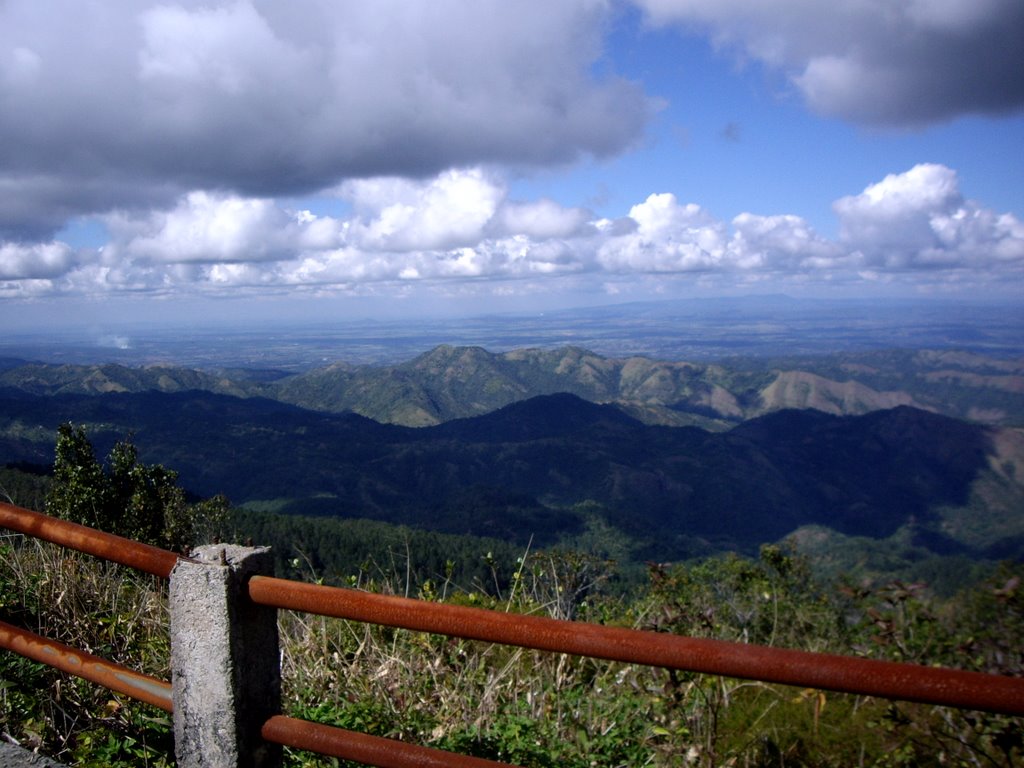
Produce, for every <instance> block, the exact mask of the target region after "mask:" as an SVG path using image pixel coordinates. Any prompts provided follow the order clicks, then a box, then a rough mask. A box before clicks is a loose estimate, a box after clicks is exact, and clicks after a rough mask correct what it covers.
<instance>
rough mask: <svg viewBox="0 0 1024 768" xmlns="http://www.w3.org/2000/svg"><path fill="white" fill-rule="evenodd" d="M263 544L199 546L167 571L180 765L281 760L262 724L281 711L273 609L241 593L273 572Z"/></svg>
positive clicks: (236, 766) (221, 766) (266, 764)
mask: <svg viewBox="0 0 1024 768" xmlns="http://www.w3.org/2000/svg"><path fill="white" fill-rule="evenodd" d="M273 568H274V562H273V557H272V555H271V553H270V550H269V549H268V548H265V547H261V548H256V549H253V548H247V547H239V546H233V545H222V544H215V545H210V546H205V547H200V548H198V549H197V550H195V551H194V552H193V553H192V558H191V560H179V561H178V564H177V565H176V566H175V567H174V570H173V571H172V572H171V586H170V613H171V686H172V696H173V700H174V750H175V755H176V757H177V763H178V766H179V767H180V768H241V767H242V766H246V767H248V766H254V767H255V768H278V767H279V766H280V765H281V748H280V747H279V746H277V745H275V744H269V743H266V742H264V741H263V739H262V738H261V736H260V728H261V727H262V725H263V723H264V722H266V720H267V718H268V717H270V716H271V715H276V714H279V713H280V707H281V670H280V658H279V655H278V653H279V652H278V637H277V611H276V610H275V609H273V608H268V607H265V606H259V605H255V604H253V603H252V602H250V601H249V599H248V597H247V596H246V591H245V583H246V580H247V579H248V578H249V577H250V576H252V575H255V574H260V575H273Z"/></svg>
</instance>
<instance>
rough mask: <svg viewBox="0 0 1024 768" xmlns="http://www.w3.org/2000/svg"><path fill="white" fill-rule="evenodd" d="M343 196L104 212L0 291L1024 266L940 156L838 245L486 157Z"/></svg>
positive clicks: (928, 276) (1010, 226) (875, 191)
mask: <svg viewBox="0 0 1024 768" xmlns="http://www.w3.org/2000/svg"><path fill="white" fill-rule="evenodd" d="M337 194H338V195H340V196H341V197H342V198H343V199H344V201H345V202H346V203H348V205H349V206H350V207H351V210H350V212H349V213H347V214H345V215H344V216H338V217H337V218H334V217H330V216H316V215H314V214H312V213H310V212H309V211H305V210H298V211H295V210H289V209H286V208H284V207H282V206H281V205H280V204H279V203H277V202H275V201H273V200H267V199H263V198H246V197H240V196H238V195H231V194H225V193H222V194H212V193H206V192H193V193H190V194H187V195H184V196H183V197H181V198H180V199H179V200H178V201H177V203H176V204H175V205H174V206H172V207H170V208H169V209H167V210H164V211H154V212H150V213H148V214H145V215H143V214H133V213H125V212H119V213H117V214H112V215H110V216H108V217H106V218H105V219H104V222H105V224H106V227H107V230H108V231H109V232H110V235H111V240H110V242H109V243H107V244H106V245H105V246H104V247H102V248H100V249H97V250H96V251H88V250H82V251H79V252H75V251H73V250H72V249H71V248H70V247H69V246H67V245H65V244H63V243H49V244H40V245H23V244H22V245H19V244H14V243H8V244H6V245H3V246H2V247H0V279H2V280H6V281H8V284H6V285H4V286H3V287H2V289H0V295H26V294H28V293H30V292H31V293H35V294H38V293H41V292H42V293H45V292H51V293H52V292H57V293H65V294H73V293H87V294H88V293H91V294H106V293H133V292H142V293H155V294H168V295H175V294H180V293H192V292H207V293H215V294H231V293H232V292H237V291H243V292H244V291H260V292H280V291H287V290H294V289H317V290H345V291H347V290H352V289H355V288H358V287H362V288H367V287H372V286H375V285H376V286H382V290H385V288H383V286H386V287H387V288H386V290H388V291H391V292H395V291H396V290H400V289H399V288H397V286H400V285H405V286H409V285H414V284H424V283H430V284H432V285H437V284H441V283H444V284H447V285H448V286H451V287H452V289H454V286H463V288H462V289H461V290H464V291H473V290H487V289H486V288H484V287H483V286H484V285H485V284H487V283H490V284H491V285H493V284H494V283H495V282H497V281H510V280H517V281H523V283H524V284H526V283H529V284H530V285H536V284H537V283H536V281H540V280H550V279H551V278H553V277H561V278H567V277H572V278H573V279H575V280H583V279H590V280H591V282H592V284H594V285H600V284H606V285H614V286H615V290H617V291H620V292H621V293H622V294H623V295H626V294H627V291H628V285H627V284H628V283H630V282H632V283H634V284H642V285H646V286H647V288H646V289H645V290H654V287H652V286H656V284H657V281H658V280H668V279H678V280H689V281H691V282H692V283H693V284H695V285H696V284H698V283H700V284H704V283H702V282H701V281H704V282H707V281H711V282H712V283H713V284H716V285H720V284H722V283H723V282H724V283H726V284H729V285H732V286H738V285H751V286H754V285H768V284H769V283H772V282H775V283H782V284H810V283H818V284H851V283H857V282H859V283H862V284H863V283H865V282H872V283H876V284H881V283H884V282H886V281H892V280H900V279H906V278H907V276H911V275H913V276H915V277H914V278H913V279H918V280H928V281H932V282H935V281H938V282H944V283H947V284H949V285H955V284H956V283H957V282H958V281H963V280H966V279H968V277H969V276H971V275H973V278H971V279H977V280H981V281H985V280H992V279H998V280H1003V281H1010V282H1013V281H1019V280H1021V279H1022V278H1024V223H1022V222H1021V221H1020V220H1019V219H1018V218H1016V217H1015V216H1014V215H1012V214H1009V213H1002V214H1000V213H997V212H995V211H992V210H990V209H987V208H984V207H983V206H982V205H981V204H979V203H976V202H973V201H970V200H967V199H965V198H964V196H963V195H962V193H961V191H960V184H959V180H958V178H957V175H956V173H955V172H954V171H953V170H952V169H950V168H947V167H945V166H942V165H934V164H922V165H918V166H915V167H913V168H911V169H909V170H908V171H906V172H904V173H899V174H892V175H890V176H887V177H885V178H884V179H882V180H880V181H878V182H876V183H873V184H870V185H868V186H867V187H866V188H865V189H864V190H863V192H861V193H860V194H856V195H850V196H848V197H843V198H841V199H839V200H837V201H836V202H835V203H834V209H835V212H836V215H837V217H838V220H839V231H840V234H839V237H838V238H837V239H836V240H830V239H827V238H825V237H823V236H821V235H819V234H818V233H817V232H815V230H814V229H813V227H811V225H810V224H809V223H808V222H807V221H806V220H805V219H802V218H801V217H799V216H795V215H791V214H790V215H772V216H764V215H759V214H755V213H750V212H744V213H740V214H739V215H737V216H735V217H734V218H733V219H732V220H731V222H726V221H722V220H720V219H717V218H715V217H714V216H712V215H711V214H710V213H709V212H708V211H707V210H705V209H704V208H702V207H701V206H699V205H697V204H694V203H681V202H680V201H679V200H677V199H676V197H675V196H674V195H672V194H668V193H661V194H653V195H650V196H649V197H648V198H647V199H646V200H644V201H643V202H641V203H638V204H636V205H634V206H633V207H632V208H631V209H630V210H629V213H628V215H627V216H623V217H621V218H619V219H614V220H613V219H595V218H594V217H593V215H591V214H589V213H587V212H586V211H584V210H582V209H578V208H566V207H563V206H560V205H558V204H557V203H555V202H553V201H550V200H540V201H536V202H524V201H510V200H509V199H508V197H507V194H508V191H507V188H506V186H505V185H504V184H503V183H502V182H501V180H500V179H498V178H497V177H495V176H494V175H493V174H490V173H487V172H484V171H483V170H481V169H479V168H467V169H462V170H453V171H446V172H443V173H441V174H439V175H438V176H436V177H434V178H432V179H428V180H424V181H418V182H417V181H410V180H407V179H397V178H393V177H384V178H379V179H367V180H362V181H358V182H350V183H346V184H344V185H342V186H341V187H340V188H339V189H338V190H337ZM652 281H653V282H652ZM14 283H19V284H20V287H19V286H17V285H14ZM576 284H578V283H576ZM474 286H475V287H474Z"/></svg>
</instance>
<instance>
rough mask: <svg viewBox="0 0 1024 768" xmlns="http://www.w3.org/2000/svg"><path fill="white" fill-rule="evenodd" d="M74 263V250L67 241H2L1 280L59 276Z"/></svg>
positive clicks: (0, 250) (0, 245)
mask: <svg viewBox="0 0 1024 768" xmlns="http://www.w3.org/2000/svg"><path fill="white" fill-rule="evenodd" d="M73 263H74V251H73V250H72V249H71V247H70V246H68V245H67V244H66V243H61V242H52V243H38V244H32V245H20V244H18V243H0V280H35V279H39V278H51V277H58V276H59V275H62V274H64V273H65V272H67V271H68V269H69V268H70V267H71V265H72V264H73Z"/></svg>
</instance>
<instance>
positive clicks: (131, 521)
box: [46, 423, 228, 552]
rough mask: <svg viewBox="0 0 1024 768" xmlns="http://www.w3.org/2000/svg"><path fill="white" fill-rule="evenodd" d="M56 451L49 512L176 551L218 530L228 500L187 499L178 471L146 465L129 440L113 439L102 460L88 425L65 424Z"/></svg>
mask: <svg viewBox="0 0 1024 768" xmlns="http://www.w3.org/2000/svg"><path fill="white" fill-rule="evenodd" d="M55 452H56V459H55V461H54V464H53V483H52V485H51V487H50V491H49V494H48V495H47V498H46V511H47V513H48V514H50V515H53V516H54V517H60V518H63V519H65V520H70V521H72V522H75V523H79V524H81V525H87V526H89V527H91V528H98V529H99V530H101V531H107V532H108V533H114V534H117V535H119V536H125V537H127V538H131V539H135V540H136V541H141V542H143V543H146V544H153V545H157V546H161V547H164V548H166V549H170V550H173V551H176V552H185V551H188V549H189V548H190V547H192V546H193V545H195V544H196V543H201V542H207V541H212V540H215V539H216V538H217V537H218V536H219V535H220V529H221V528H222V527H223V525H224V522H225V520H226V517H227V512H228V503H227V499H226V498H224V497H217V498H213V499H210V500H207V501H204V502H200V503H198V504H187V503H186V500H185V491H184V490H182V489H181V488H180V487H179V486H178V484H177V480H178V475H177V473H176V472H174V471H172V470H169V469H166V468H164V467H162V466H160V465H159V464H156V465H149V466H148V465H145V464H142V463H141V462H140V461H139V456H138V451H137V449H136V448H135V446H134V445H133V444H132V442H131V440H130V439H124V440H119V441H118V442H117V443H115V445H114V447H113V449H112V450H111V451H110V455H109V456H108V457H107V461H106V463H105V465H104V464H101V463H100V462H99V461H98V460H97V459H96V456H95V453H94V452H93V447H92V443H90V442H89V439H88V437H87V436H86V433H85V428H84V427H75V426H74V425H72V424H70V423H66V424H62V425H61V426H60V428H59V430H58V433H57V447H56V451H55Z"/></svg>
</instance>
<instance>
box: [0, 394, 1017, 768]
mask: <svg viewBox="0 0 1024 768" xmlns="http://www.w3.org/2000/svg"><path fill="white" fill-rule="evenodd" d="M563 415H566V414H563ZM568 416H571V414H568ZM764 428H765V427H764V424H763V423H762V424H760V425H757V424H754V425H752V426H751V427H749V430H750V431H752V432H755V433H756V431H757V430H758V429H764ZM59 440H60V441H62V442H61V444H60V445H58V448H57V455H58V462H57V464H56V466H55V468H54V475H53V479H52V482H50V484H49V487H48V489H46V490H45V493H44V486H45V485H46V484H47V483H46V482H45V481H44V480H43V479H42V478H40V477H39V476H38V475H31V474H26V473H25V472H17V471H14V470H7V471H6V472H5V473H3V474H0V480H2V481H3V482H4V484H5V486H4V489H5V492H6V493H7V494H8V498H9V500H10V501H13V502H14V503H18V504H22V505H26V506H31V505H32V503H35V502H38V500H39V499H40V498H41V497H42V496H43V495H45V498H46V499H47V503H48V504H49V505H51V506H50V509H51V510H52V511H61V513H62V514H65V515H66V516H68V517H74V518H76V519H79V520H86V521H90V522H93V523H103V524H105V525H108V526H109V527H111V528H113V529H117V530H123V531H126V532H129V534H130V535H133V534H132V532H131V531H128V530H127V528H130V527H133V526H139V529H138V530H139V531H143V532H145V535H147V536H152V537H153V539H152V540H154V541H158V542H164V543H165V545H166V543H167V542H171V541H173V540H181V539H175V536H178V535H179V534H178V533H176V531H181V530H186V531H189V532H190V535H191V536H193V537H194V536H195V535H197V534H196V531H197V530H200V528H201V527H202V524H203V513H202V510H203V509H205V508H203V507H198V506H196V505H195V504H190V503H186V500H185V497H184V494H183V492H182V491H180V489H179V488H178V486H177V478H176V476H175V475H174V473H173V472H170V471H169V470H166V469H164V468H163V467H159V466H152V465H144V464H141V463H140V462H139V460H138V456H137V454H136V453H135V451H134V449H133V448H132V445H131V443H130V442H128V441H119V442H117V443H115V444H114V447H113V448H112V449H111V452H110V453H109V455H108V458H107V460H106V462H105V463H103V464H101V463H100V462H98V461H97V460H96V458H95V454H94V452H93V450H92V446H91V444H90V443H89V440H88V439H87V437H86V435H85V433H84V432H83V431H81V430H80V429H75V428H73V427H70V426H67V427H64V428H62V430H61V432H60V438H59ZM950 442H952V443H957V442H958V441H956V440H951V441H950ZM942 445H943V443H942V442H941V441H939V442H938V443H937V444H936V446H935V449H936V450H938V451H940V452H941V450H942ZM116 504H120V505H123V506H121V507H117V506H115V505H116ZM217 505H219V506H218V508H217V510H215V511H216V512H217V514H218V515H219V514H220V513H221V511H223V510H222V508H223V507H226V502H224V501H218V502H217ZM117 509H123V510H126V512H125V514H124V515H118V514H116V510H117ZM564 511H565V513H566V514H567V515H570V516H572V517H573V518H574V519H575V520H577V521H579V525H578V526H577V527H576V528H574V529H573V530H572V532H571V533H569V534H567V535H566V536H565V537H563V539H562V543H563V545H564V544H566V543H571V544H572V545H573V546H571V547H566V546H560V547H554V546H545V547H540V546H533V545H530V546H522V547H518V548H516V549H513V548H512V547H511V546H510V545H508V544H501V543H500V542H499V541H497V540H480V539H476V540H474V539H470V538H468V537H455V536H445V535H440V534H436V533H435V534H426V533H425V532H418V531H414V530H413V529H402V528H394V527H388V526H384V525H382V524H380V523H372V522H368V521H338V520H327V519H322V518H321V519H317V518H299V517H293V516H274V515H273V514H272V513H271V512H269V511H262V512H259V511H254V510H243V511H236V512H235V513H234V514H233V515H232V517H231V518H230V520H228V521H225V525H226V526H227V529H228V530H230V531H232V532H233V533H234V535H235V536H236V537H238V538H240V539H243V540H244V539H245V538H248V537H249V536H252V537H253V538H255V539H257V540H259V541H260V543H264V541H267V540H268V539H273V541H271V543H274V544H275V545H276V546H278V548H279V550H280V555H281V556H283V558H284V559H283V560H282V562H281V563H279V565H280V566H281V567H282V571H281V572H282V573H284V574H286V575H288V576H290V577H293V578H296V577H301V578H305V579H309V580H328V581H335V582H341V583H348V584H349V585H350V586H352V587H354V588H359V589H366V590H374V591H380V592H384V593H392V594H407V595H410V596H417V597H420V598H421V599H424V600H431V601H443V602H450V603H455V604H464V605H465V604H469V605H477V606H481V607H487V608H492V609H495V610H501V611H508V612H513V613H541V614H546V615H551V616H555V617H558V618H572V619H576V620H581V621H590V622H596V623H601V624H607V625H613V626H628V627H636V628H639V629H644V630H650V631H657V632H672V633H679V634H684V635H691V636H703V637H715V638H721V639H726V640H734V641H739V642H749V643H759V644H765V645H772V646H779V647H789V648H800V649H806V650H812V651H823V652H831V653H842V654H851V655H857V656H866V657H874V658H883V659H891V660H897V661H909V662H914V663H920V664H929V665H943V666H950V667H957V668H966V669H973V670H978V671H983V672H988V673H995V674H1003V675H1015V676H1021V675H1024V642H1022V639H1024V588H1022V579H1024V567H1022V566H1021V565H1020V564H1007V565H1004V566H1003V567H1002V568H1001V570H1000V571H999V572H998V573H996V574H995V575H993V576H991V577H989V578H988V579H986V580H984V581H981V582H978V583H976V584H974V585H973V586H971V587H970V588H969V589H964V590H962V591H959V592H956V593H954V594H952V595H950V596H942V595H940V594H937V593H936V592H934V591H932V590H930V589H928V588H927V587H926V586H925V585H923V584H920V583H910V582H892V581H888V582H876V583H871V582H864V581H861V580H859V579H858V580H856V581H854V580H850V579H846V580H843V579H841V578H837V579H833V580H831V581H826V580H822V579H820V578H817V577H816V576H815V574H814V572H813V571H812V569H811V565H812V564H811V562H810V561H809V560H808V559H807V558H805V557H804V556H802V555H800V554H798V553H797V552H795V551H793V550H791V549H788V548H787V547H785V546H781V545H766V546H762V547H761V548H760V550H759V551H758V552H757V553H756V555H754V556H750V557H742V556H739V555H736V554H722V555H718V556H715V557H711V558H703V559H697V560H692V561H689V562H686V563H665V564H654V563H652V564H648V566H647V568H646V570H645V572H644V573H643V574H642V575H641V576H640V577H639V578H636V577H635V572H633V575H629V574H630V572H628V571H626V573H624V569H623V568H622V567H621V566H620V564H619V562H618V561H620V560H621V561H625V560H627V559H629V558H633V557H635V555H636V553H637V550H636V546H637V545H636V542H631V540H629V539H628V538H624V537H623V536H622V535H621V529H618V528H615V527H614V526H611V525H609V523H608V522H607V520H605V518H604V517H603V515H602V514H601V513H602V510H601V508H600V506H599V505H595V504H583V505H579V506H577V507H574V508H569V509H566V510H564ZM145 515H150V516H151V517H152V519H151V520H142V519H139V518H140V516H145ZM176 515H181V516H183V517H182V519H184V520H186V521H189V520H192V521H193V522H191V523H188V525H185V526H182V525H181V524H179V523H177V522H174V520H175V516H176ZM218 519H219V518H218ZM119 526H120V528H119ZM126 527H127V528H126ZM265 536H266V537H267V538H266V539H265V538H264V537H265ZM335 548H339V551H344V554H338V555H337V557H338V559H337V560H336V561H335V560H331V559H330V557H331V554H330V553H332V552H334V550H335ZM361 553H365V554H362V556H361V557H360V555H361ZM624 576H626V577H625V578H624ZM164 589H165V587H164V585H163V584H162V583H160V582H158V581H157V580H155V579H152V578H150V577H146V576H140V575H138V574H134V573H130V572H128V571H126V570H125V569H122V568H119V567H117V566H113V565H110V564H105V563H100V562H96V561H94V560H92V559H91V558H88V557H85V556H81V555H77V554H75V553H70V552H68V551H66V550H60V549H57V548H54V547H51V546H49V545H45V544H42V543H38V542H35V541H33V540H26V539H23V538H22V537H20V536H13V535H11V536H6V537H4V538H3V539H0V619H2V620H4V621H8V622H11V623H14V624H17V625H20V626H24V627H27V628H29V629H32V630H34V631H38V632H40V633H41V634H44V635H47V636H49V637H51V638H54V639H57V640H60V641H62V642H66V643H68V644H70V645H73V646H75V647H78V648H81V649H83V650H86V651H89V652H92V653H96V654H98V655H101V656H104V657H106V658H109V659H111V660H114V661H117V662H119V663H123V664H125V665H127V666H129V667H132V668H134V669H137V670H139V671H142V672H146V673H148V674H153V675H156V676H160V677H163V678H165V679H166V678H167V676H168V666H169V665H168V651H169V649H168V639H167V628H166V623H167V617H166V596H165V592H164ZM280 632H281V640H282V670H283V675H284V693H285V709H286V711H287V712H288V713H289V714H292V715H295V716H299V717H306V718H309V719H315V720H317V721H320V722H325V723H328V724H334V725H339V726H342V727H348V728H354V729H357V730H361V731H366V732H369V733H373V734H377V735H382V736H388V737H391V738H399V739H405V740H409V741H415V742H417V743H427V744H430V745H433V746H437V747H440V748H444V749H451V750H455V751H459V752H463V753H468V754H473V755H478V756H484V757H490V758H494V759H499V760H502V761H507V762H510V763H513V764H519V765H524V766H556V765H557V766H560V768H561V767H563V766H564V767H565V768H576V766H579V767H580V768H582V767H583V766H620V765H630V766H632V765H655V766H677V765H694V766H708V767H709V768H710V766H722V765H732V766H765V767H766V768H767V766H814V767H815V768H823V767H826V766H848V765H866V766H909V765H914V766H946V765H965V766H974V765H978V766H980V765H985V766H1006V767H1007V768H1009V767H1010V766H1013V765H1015V764H1018V763H1019V762H1020V761H1021V760H1024V722H1022V720H1021V719H1020V718H1008V717H1002V716H995V715H987V714H984V713H978V712H961V711H957V710H952V709H947V708H942V707H933V706H925V705H917V704H907V703H897V702H888V701H882V700H878V699H871V698H865V697H859V696H849V695H840V694H834V693H827V692H822V691H817V690H795V689H791V688H786V687H784V686H778V685H771V684H765V683H760V682H753V681H739V680H732V679H724V678H718V677H713V676H707V675H699V674H693V673H683V672H670V671H666V670H660V669H653V668H647V667H641V666H635V665H623V664H613V663H607V662H601V661H596V660H591V659H580V658H574V657H567V656H563V655H558V654H546V653H540V652H533V651H527V650H522V649H513V648H506V647H502V646H494V645H490V644H484V643H477V642H471V641H462V640H458V639H452V638H445V637H439V636H433V635H425V634H421V633H413V632H405V631H398V630H392V629H388V628H383V627H375V626H368V625H362V624H358V623H353V622H346V621H340V620H333V619H324V618H320V617H313V616H308V615H300V614H292V613H289V612H282V613H281V617H280ZM0 733H3V734H5V735H6V736H5V737H7V738H11V739H14V740H16V741H18V742H20V743H22V744H24V745H26V746H29V747H31V748H38V749H40V750H41V751H43V752H45V753H47V754H50V755H52V756H54V757H56V758H58V759H61V760H63V761H65V762H68V763H72V764H75V765H83V766H112V767H113V768H120V766H129V765H132V766H135V765H150V766H167V765H170V764H171V763H172V759H171V755H172V746H171V734H170V726H169V722H168V719H167V717H166V716H165V715H164V714H163V713H161V712H159V711H157V710H152V709H151V708H149V707H147V706H145V705H141V704H139V703H137V702H132V701H128V700H125V699H123V698H121V697H120V696H117V695H114V694H111V693H110V692H109V691H106V690H105V689H102V688H98V687H96V686H93V685H90V684H87V683H84V682H82V681H79V680H76V679H73V678H69V677H66V676H64V675H61V674H60V673H56V672H54V671H52V670H50V669H49V668H47V667H44V666H41V665H38V664H35V663H31V662H28V661H26V660H24V659H22V658H20V657H18V656H16V655H13V654H9V653H2V654H0ZM287 760H288V765H289V766H301V767H302V768H315V767H319V766H333V765H336V764H337V762H336V761H333V760H331V759H328V758H322V757H318V756H314V755H309V754H306V753H301V752H291V751H289V752H288V754H287Z"/></svg>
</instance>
